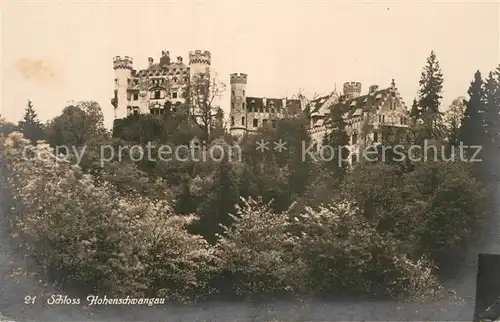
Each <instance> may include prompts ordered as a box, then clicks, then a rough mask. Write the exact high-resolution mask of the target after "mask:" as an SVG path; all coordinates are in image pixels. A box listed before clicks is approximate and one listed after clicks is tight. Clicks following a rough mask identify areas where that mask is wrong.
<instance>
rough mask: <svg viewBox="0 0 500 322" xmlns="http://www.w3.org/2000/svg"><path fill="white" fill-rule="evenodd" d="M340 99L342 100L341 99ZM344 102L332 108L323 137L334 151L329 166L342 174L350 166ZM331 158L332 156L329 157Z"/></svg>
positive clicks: (334, 171) (338, 173)
mask: <svg viewBox="0 0 500 322" xmlns="http://www.w3.org/2000/svg"><path fill="white" fill-rule="evenodd" d="M339 101H342V100H341V99H340V100H339ZM343 114H344V104H342V103H340V104H336V105H334V106H333V107H332V108H331V110H330V114H329V117H328V119H327V121H326V127H327V134H326V135H325V137H324V139H323V144H324V145H325V146H328V147H331V150H332V151H333V152H334V156H333V158H331V159H332V160H331V161H329V162H327V167H328V168H329V169H331V170H332V172H333V173H334V174H335V175H338V176H342V175H343V174H344V173H345V171H346V169H347V166H348V162H347V161H346V160H347V157H348V156H349V150H348V149H347V146H348V145H349V137H348V136H347V132H346V123H345V120H344V117H343ZM329 159H330V158H329Z"/></svg>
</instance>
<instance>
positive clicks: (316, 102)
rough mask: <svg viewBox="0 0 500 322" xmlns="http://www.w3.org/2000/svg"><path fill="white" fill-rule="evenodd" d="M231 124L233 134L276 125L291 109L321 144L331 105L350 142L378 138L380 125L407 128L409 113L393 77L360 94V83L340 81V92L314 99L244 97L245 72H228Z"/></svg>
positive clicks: (312, 136)
mask: <svg viewBox="0 0 500 322" xmlns="http://www.w3.org/2000/svg"><path fill="white" fill-rule="evenodd" d="M230 80H231V110H230V118H231V121H230V122H231V127H230V132H231V134H233V135H235V136H241V135H242V134H244V133H251V132H255V131H256V130H257V129H258V128H260V127H265V126H271V127H275V126H276V120H278V119H280V118H282V117H283V115H284V114H285V113H286V112H287V111H289V110H290V109H292V110H299V111H302V112H303V113H304V115H306V116H307V117H308V119H309V133H310V135H311V140H312V141H313V142H314V143H316V144H317V146H321V144H322V143H323V138H324V137H325V135H326V134H327V132H328V127H327V122H328V118H329V116H330V111H331V109H332V108H341V109H342V110H343V111H344V113H343V117H344V119H345V122H346V132H347V135H348V136H349V143H350V145H359V144H361V143H362V142H367V141H369V142H372V143H377V142H380V141H381V140H382V131H381V129H382V128H383V127H396V128H397V127H400V128H401V127H408V125H409V114H408V111H407V108H406V106H405V103H404V102H403V99H402V98H401V95H400V93H399V91H398V89H397V87H396V84H395V82H394V80H392V83H391V84H390V86H388V87H386V88H382V89H379V87H378V86H377V85H373V86H370V87H369V90H368V93H366V94H365V95H361V83H359V82H346V83H344V87H343V93H342V94H338V93H337V92H336V91H333V92H332V93H331V94H329V95H325V96H322V97H319V98H315V99H313V100H311V101H310V102H305V100H304V99H292V100H288V99H286V98H284V99H278V98H265V97H253V96H246V92H245V90H246V85H247V80H248V75H247V74H231V78H230Z"/></svg>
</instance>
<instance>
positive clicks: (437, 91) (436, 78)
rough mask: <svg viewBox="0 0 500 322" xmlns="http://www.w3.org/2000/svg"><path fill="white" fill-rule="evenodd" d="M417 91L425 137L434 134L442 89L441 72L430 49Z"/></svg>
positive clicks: (438, 116)
mask: <svg viewBox="0 0 500 322" xmlns="http://www.w3.org/2000/svg"><path fill="white" fill-rule="evenodd" d="M419 85H420V89H419V92H418V106H419V108H420V110H419V117H420V118H422V120H423V121H424V128H425V132H426V133H425V136H426V137H427V138H431V137H434V136H435V135H436V133H435V132H436V126H437V123H438V122H439V120H440V116H441V114H440V112H439V106H440V104H441V98H442V96H441V93H442V90H443V73H442V72H441V67H440V65H439V61H438V60H437V58H436V54H435V53H434V51H431V54H430V56H429V57H428V58H427V62H426V65H425V66H424V68H423V70H422V73H421V76H420V81H419Z"/></svg>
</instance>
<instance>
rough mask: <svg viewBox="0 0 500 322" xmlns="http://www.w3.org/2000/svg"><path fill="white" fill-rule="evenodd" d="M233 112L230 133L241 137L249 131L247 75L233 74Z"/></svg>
mask: <svg viewBox="0 0 500 322" xmlns="http://www.w3.org/2000/svg"><path fill="white" fill-rule="evenodd" d="M230 77H231V80H230V82H231V110H230V112H229V116H230V118H231V120H230V122H231V123H230V124H231V127H230V133H231V134H232V135H235V136H241V135H243V134H244V133H245V131H246V129H247V122H248V120H247V106H245V102H246V93H245V90H246V87H247V74H243V73H240V74H238V73H234V74H231V76H230Z"/></svg>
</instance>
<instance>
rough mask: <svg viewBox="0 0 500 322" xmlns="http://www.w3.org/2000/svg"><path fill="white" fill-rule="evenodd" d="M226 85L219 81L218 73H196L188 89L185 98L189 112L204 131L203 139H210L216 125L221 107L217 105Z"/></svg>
mask: <svg viewBox="0 0 500 322" xmlns="http://www.w3.org/2000/svg"><path fill="white" fill-rule="evenodd" d="M225 89H226V85H225V84H224V83H223V82H221V81H219V80H218V78H217V74H213V73H204V74H197V75H194V76H193V77H192V78H191V80H190V82H189V84H188V88H187V90H186V94H185V98H186V104H187V106H188V113H189V115H190V117H191V119H192V121H193V122H194V123H195V124H197V125H198V126H199V127H200V129H201V130H202V131H203V134H204V137H203V138H202V140H206V139H208V136H209V134H210V133H211V132H212V131H213V130H214V127H216V123H217V122H215V119H216V116H217V114H218V111H219V107H218V106H216V105H215V103H216V102H217V100H219V99H220V98H222V94H223V93H224V91H225Z"/></svg>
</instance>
